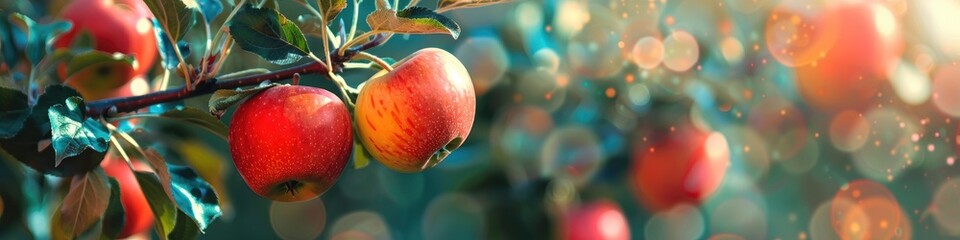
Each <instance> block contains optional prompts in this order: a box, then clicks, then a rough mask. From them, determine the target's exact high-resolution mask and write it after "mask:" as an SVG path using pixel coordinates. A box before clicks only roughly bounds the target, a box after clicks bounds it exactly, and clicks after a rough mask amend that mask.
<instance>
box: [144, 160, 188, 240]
mask: <svg viewBox="0 0 960 240" xmlns="http://www.w3.org/2000/svg"><path fill="white" fill-rule="evenodd" d="M133 175H134V176H135V177H136V178H137V182H138V183H140V190H141V191H143V195H144V196H145V197H146V198H147V203H148V204H149V205H150V210H151V211H153V217H154V220H155V221H154V225H153V229H154V230H156V231H157V235H158V236H160V238H161V239H167V234H169V233H170V232H172V231H173V228H174V225H175V224H176V220H177V207H176V206H175V205H174V204H173V201H170V197H169V196H168V195H167V193H166V191H164V190H163V185H161V184H160V180H159V179H157V175H154V174H153V173H149V172H140V171H134V172H133Z"/></svg>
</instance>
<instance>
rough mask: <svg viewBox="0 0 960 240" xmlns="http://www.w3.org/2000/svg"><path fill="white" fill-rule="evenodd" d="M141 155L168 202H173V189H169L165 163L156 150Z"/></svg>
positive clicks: (168, 173)
mask: <svg viewBox="0 0 960 240" xmlns="http://www.w3.org/2000/svg"><path fill="white" fill-rule="evenodd" d="M143 154H144V156H143V157H144V159H146V160H147V163H149V164H150V167H152V168H153V172H154V174H156V175H157V179H158V180H160V186H162V187H163V192H165V193H166V194H167V198H168V199H170V201H173V188H172V187H170V171H169V170H168V169H167V161H164V159H163V157H162V156H160V153H157V150H156V149H152V148H151V149H146V150H144V151H143Z"/></svg>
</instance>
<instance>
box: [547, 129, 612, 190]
mask: <svg viewBox="0 0 960 240" xmlns="http://www.w3.org/2000/svg"><path fill="white" fill-rule="evenodd" d="M604 160H606V157H605V156H604V153H603V148H602V147H601V146H600V142H599V140H598V138H597V136H596V134H595V133H594V132H593V131H591V129H588V128H584V127H568V128H559V129H556V130H554V131H553V132H551V133H550V135H549V136H548V137H547V140H546V141H545V142H544V143H543V150H541V151H540V164H541V167H540V169H542V170H543V171H544V172H542V173H541V175H542V176H544V177H560V178H567V179H571V180H573V182H574V183H576V184H583V183H586V182H587V181H588V180H590V177H593V175H594V174H596V172H597V170H599V168H600V166H601V165H603V162H604Z"/></svg>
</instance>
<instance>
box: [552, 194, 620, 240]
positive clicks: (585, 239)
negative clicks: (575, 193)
mask: <svg viewBox="0 0 960 240" xmlns="http://www.w3.org/2000/svg"><path fill="white" fill-rule="evenodd" d="M563 222H564V228H563V229H564V233H563V239H566V240H594V239H595V240H626V239H630V226H629V225H627V219H626V217H624V216H623V211H621V210H620V207H619V206H617V204H616V203H614V202H610V201H599V202H595V203H591V204H587V205H584V206H580V207H578V208H577V209H574V210H572V211H570V212H568V213H567V214H566V216H565V218H564V221H563Z"/></svg>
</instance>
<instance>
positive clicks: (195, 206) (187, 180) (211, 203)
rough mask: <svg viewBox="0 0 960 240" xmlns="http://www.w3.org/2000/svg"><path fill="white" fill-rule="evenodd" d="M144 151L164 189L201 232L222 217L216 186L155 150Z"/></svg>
mask: <svg viewBox="0 0 960 240" xmlns="http://www.w3.org/2000/svg"><path fill="white" fill-rule="evenodd" d="M144 153H145V156H144V157H145V158H146V160H147V162H148V163H150V166H152V167H153V169H154V171H155V172H156V176H157V178H158V180H159V181H160V185H161V188H162V189H163V190H164V192H166V194H167V196H168V197H169V199H170V200H173V201H174V202H175V203H176V204H177V206H178V207H179V208H180V210H181V211H182V212H183V213H184V214H187V216H188V217H190V219H193V221H194V222H195V224H196V225H197V227H199V228H200V231H203V230H206V229H207V226H209V225H210V223H212V222H213V221H214V220H216V219H217V218H219V217H220V215H221V214H222V212H221V211H220V205H219V201H218V200H217V195H216V193H214V191H213V187H211V186H210V184H209V183H207V182H206V181H204V180H203V179H202V178H200V176H199V175H197V173H196V172H194V171H193V169H190V168H189V167H185V166H180V165H175V164H170V163H167V162H166V161H164V159H163V157H161V156H160V154H159V153H157V151H156V150H154V149H148V150H146V151H144Z"/></svg>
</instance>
